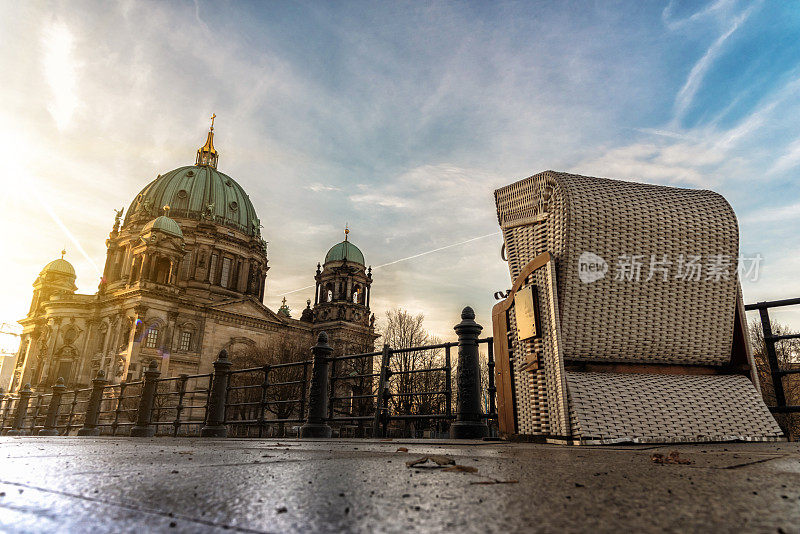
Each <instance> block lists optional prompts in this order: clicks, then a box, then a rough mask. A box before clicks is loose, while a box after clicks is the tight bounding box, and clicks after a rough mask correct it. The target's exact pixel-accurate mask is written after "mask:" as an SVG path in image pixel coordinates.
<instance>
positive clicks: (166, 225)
mask: <svg viewBox="0 0 800 534" xmlns="http://www.w3.org/2000/svg"><path fill="white" fill-rule="evenodd" d="M152 230H161V231H162V232H164V233H165V234H170V235H174V236H175V237H183V231H181V226H180V225H179V224H178V223H176V222H175V220H174V219H170V218H169V217H167V216H166V215H161V216H160V217H157V218H155V219H153V220H152V221H150V222H149V223H147V224H145V225H144V228H142V233H145V232H150V231H152Z"/></svg>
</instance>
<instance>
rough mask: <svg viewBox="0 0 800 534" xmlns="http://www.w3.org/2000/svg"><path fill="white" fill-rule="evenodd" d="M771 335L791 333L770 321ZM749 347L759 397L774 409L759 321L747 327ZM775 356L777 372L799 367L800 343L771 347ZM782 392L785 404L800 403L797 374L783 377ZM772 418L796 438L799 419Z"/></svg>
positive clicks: (788, 416) (799, 430) (788, 341)
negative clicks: (757, 383)
mask: <svg viewBox="0 0 800 534" xmlns="http://www.w3.org/2000/svg"><path fill="white" fill-rule="evenodd" d="M771 327H772V334H773V335H775V336H782V335H788V334H794V333H795V332H793V331H792V330H791V329H790V328H789V327H788V326H786V325H783V324H780V323H777V322H775V321H772V322H771ZM749 330H750V344H751V346H752V349H753V359H754V360H755V363H756V371H757V373H758V381H759V383H760V384H761V395H762V396H763V397H764V402H766V403H767V405H768V406H775V404H776V399H775V387H774V386H773V384H772V374H771V371H772V369H770V366H769V361H768V360H767V346H766V343H765V342H764V331H763V329H762V327H761V321H759V320H758V319H756V320H753V321H752V322H751V323H750V325H749ZM775 354H776V356H777V357H778V366H779V368H780V369H783V370H785V369H797V368H800V340H798V339H786V340H783V341H779V342H777V343H776V344H775ZM783 391H784V393H785V396H786V403H787V404H795V405H796V404H800V375H786V376H785V377H783ZM776 419H777V420H778V422H779V423H780V424H781V426H782V427H783V429H784V430H785V431H786V432H787V433H788V434H789V435H790V437H791V438H792V439H796V438H797V437H798V436H800V417H798V415H797V414H776Z"/></svg>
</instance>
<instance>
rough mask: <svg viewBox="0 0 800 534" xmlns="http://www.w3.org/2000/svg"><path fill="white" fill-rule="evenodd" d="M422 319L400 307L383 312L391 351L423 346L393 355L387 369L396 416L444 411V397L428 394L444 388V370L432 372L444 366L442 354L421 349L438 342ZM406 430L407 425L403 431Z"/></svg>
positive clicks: (386, 339)
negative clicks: (388, 369) (389, 371)
mask: <svg viewBox="0 0 800 534" xmlns="http://www.w3.org/2000/svg"><path fill="white" fill-rule="evenodd" d="M424 319H425V316H424V315H423V314H418V315H412V314H410V313H408V311H406V310H403V309H400V308H395V309H392V310H389V311H387V312H386V326H385V328H384V329H383V332H382V335H383V339H384V342H385V343H387V344H388V345H389V346H390V347H391V348H393V349H407V348H412V347H423V348H422V349H421V350H415V351H407V352H395V353H393V354H392V359H391V362H390V369H391V371H392V373H393V374H394V376H393V378H392V380H391V381H390V383H389V388H390V392H391V393H392V398H391V404H390V408H391V410H392V411H393V412H394V413H396V414H403V415H416V414H433V413H443V411H444V397H443V395H441V394H439V395H430V394H429V393H430V392H434V391H443V390H444V389H445V380H446V374H445V373H446V371H432V369H436V368H441V367H443V366H444V356H443V351H442V349H427V348H424V347H425V346H427V345H435V344H438V343H440V342H441V341H440V340H439V339H437V338H435V337H432V336H431V335H430V334H429V333H428V332H427V331H426V330H425V328H424V327H423V321H424ZM421 393H428V394H421ZM421 422H422V421H421ZM409 427H410V424H407V425H406V428H407V429H408V428H409Z"/></svg>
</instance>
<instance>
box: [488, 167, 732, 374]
mask: <svg viewBox="0 0 800 534" xmlns="http://www.w3.org/2000/svg"><path fill="white" fill-rule="evenodd" d="M495 199H496V202H497V209H498V219H499V222H500V225H501V227H502V229H503V236H504V240H505V245H506V250H507V255H508V259H509V270H510V273H511V276H512V279H513V278H515V277H516V276H517V274H518V273H519V272H520V270H521V269H522V267H524V266H525V265H526V264H527V263H528V262H529V261H530V260H532V259H533V258H534V257H535V256H536V255H538V254H540V253H542V252H544V251H547V252H550V253H551V254H552V255H553V256H554V258H555V260H556V272H557V276H556V279H557V281H558V287H557V290H558V295H559V303H558V308H559V313H560V317H561V329H562V336H563V337H562V338H561V339H562V347H561V350H562V352H563V355H564V358H566V359H568V360H590V361H618V362H626V361H633V362H647V361H650V362H661V363H681V364H712V365H722V364H724V363H725V362H726V361H727V360H728V359H729V357H730V349H731V344H732V338H733V317H734V307H735V302H736V291H737V282H736V272H735V271H736V261H737V257H738V229H737V224H736V217H735V215H734V214H733V211H732V210H731V208H730V206H729V205H728V203H727V202H726V201H725V199H724V198H722V197H721V196H719V195H717V194H716V193H713V192H711V191H699V190H687V189H678V188H672V187H664V186H656V185H648V184H637V183H632V182H622V181H617V180H608V179H604V178H590V177H585V176H578V175H572V174H566V173H558V172H553V171H547V172H544V173H540V174H537V175H535V176H531V177H530V178H526V179H524V180H521V181H519V182H516V183H514V184H511V185H509V186H507V187H504V188H502V189H499V190H497V191H496V192H495ZM583 252H591V253H594V254H597V255H598V256H600V257H602V258H603V259H604V260H605V261H606V262H607V263H608V268H609V270H608V273H607V274H606V276H605V277H604V278H601V279H599V280H597V281H594V282H591V283H584V282H582V281H581V279H580V277H579V275H578V274H579V273H578V258H579V256H580V255H581V253H583ZM633 255H635V256H637V257H638V258H637V261H638V262H641V267H640V269H641V271H640V274H639V277H638V278H639V279H638V280H635V279H634V280H627V279H622V280H618V279H617V274H618V273H617V267H618V262H620V261H622V262H623V263H625V262H627V261H628V260H627V259H623V260H620V258H621V257H623V256H625V257H630V256H633ZM665 255H666V260H667V261H671V262H672V264H671V265H666V264H656V265H655V266H656V267H657V268H658V267H666V268H667V269H668V273H667V276H666V279H664V273H663V271H661V270H656V271H654V275H653V276H652V277H651V278H650V279H649V280H648V277H649V275H650V262H651V257H652V258H655V259H656V260H657V261H658V260H661V259H664V257H665ZM690 255H692V256H700V257H701V260H700V264H701V265H702V270H701V273H700V277H699V279H696V280H695V279H692V280H685V279H682V278H680V277H678V276H677V275H678V267H679V266H678V262H679V260H680V258H681V257H683V258H684V259H685V260H688V258H689V256H690ZM725 259H727V261H729V262H730V264H729V265H727V266H726V269H725V270H726V271H727V273H728V276H727V277H726V278H719V279H718V277H711V278H708V277H707V271H708V270H707V265H708V264H709V263H713V262H716V261H720V260H722V261H725ZM634 264H635V262H634ZM707 278H708V279H707Z"/></svg>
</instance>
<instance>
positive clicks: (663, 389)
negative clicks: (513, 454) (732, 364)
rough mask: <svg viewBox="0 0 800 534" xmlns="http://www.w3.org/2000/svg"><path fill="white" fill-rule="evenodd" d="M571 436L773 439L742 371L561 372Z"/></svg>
mask: <svg viewBox="0 0 800 534" xmlns="http://www.w3.org/2000/svg"><path fill="white" fill-rule="evenodd" d="M567 384H568V388H569V395H570V404H571V406H570V408H571V410H570V411H571V413H572V417H573V425H572V426H573V431H574V432H575V433H574V435H573V437H574V438H579V439H580V440H581V441H584V442H605V443H610V442H618V441H638V442H662V443H663V442H669V441H731V440H748V441H752V440H758V441H764V440H767V441H769V440H778V439H782V437H783V434H782V432H781V429H780V427H778V425H777V423H776V422H775V419H774V418H773V417H772V415H771V414H770V412H769V410H768V409H767V407H766V406H765V405H764V402H763V400H762V399H761V395H759V394H758V392H757V391H756V389H755V388H754V387H753V384H752V383H751V382H750V381H749V380H748V379H747V377H745V376H740V375H728V376H702V375H700V376H691V375H689V376H686V375H651V374H617V373H574V372H568V373H567Z"/></svg>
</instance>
